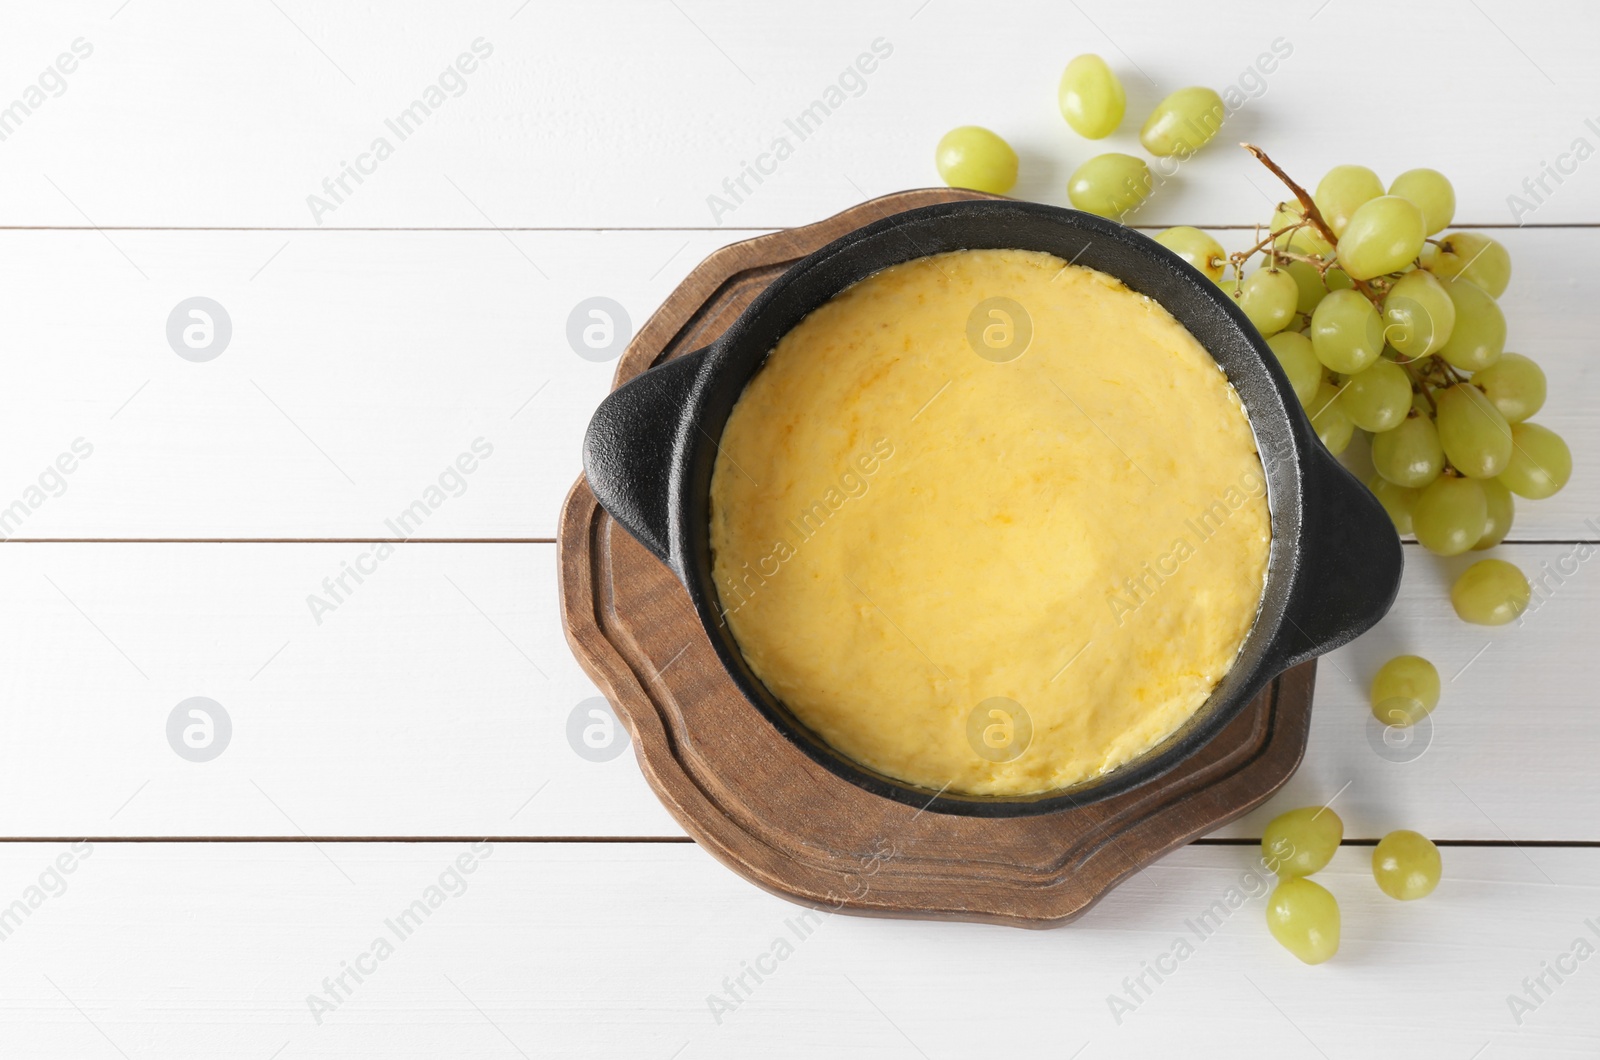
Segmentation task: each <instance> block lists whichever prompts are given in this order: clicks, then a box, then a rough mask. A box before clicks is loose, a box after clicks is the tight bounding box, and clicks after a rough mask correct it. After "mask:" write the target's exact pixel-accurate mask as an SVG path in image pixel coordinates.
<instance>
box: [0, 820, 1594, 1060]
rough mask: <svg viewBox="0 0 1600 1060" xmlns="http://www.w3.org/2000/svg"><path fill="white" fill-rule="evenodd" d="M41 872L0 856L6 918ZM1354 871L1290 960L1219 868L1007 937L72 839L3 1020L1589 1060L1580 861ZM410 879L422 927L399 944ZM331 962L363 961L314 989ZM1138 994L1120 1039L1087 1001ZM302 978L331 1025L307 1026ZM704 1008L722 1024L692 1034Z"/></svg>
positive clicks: (524, 856) (556, 854) (759, 1042)
mask: <svg viewBox="0 0 1600 1060" xmlns="http://www.w3.org/2000/svg"><path fill="white" fill-rule="evenodd" d="M64 852H67V850H66V848H65V847H60V846H56V845H44V846H34V845H28V846H21V847H15V846H13V847H7V848H6V849H4V850H0V887H3V889H0V896H3V897H5V898H6V899H8V900H9V899H11V898H13V897H17V896H21V895H23V894H25V893H26V889H27V888H28V887H29V886H33V885H37V883H38V880H39V877H40V875H41V873H42V872H44V871H45V870H46V869H48V868H49V867H50V866H51V865H52V864H53V863H54V861H55V859H56V858H57V857H59V856H60V855H61V854H62V853H64ZM463 855H466V856H469V857H470V859H471V860H470V861H469V862H466V864H470V865H471V866H472V871H471V872H470V873H466V872H459V871H458V870H457V869H456V865H457V862H456V859H457V858H460V857H462V856H463ZM1369 857H1370V851H1369V850H1368V849H1367V848H1364V847H1356V848H1348V847H1347V848H1346V849H1344V850H1342V851H1341V852H1340V853H1339V855H1338V857H1337V858H1336V859H1335V861H1334V863H1333V865H1332V866H1330V867H1329V868H1328V869H1327V870H1325V871H1324V872H1323V873H1321V874H1319V876H1318V877H1317V879H1318V880H1319V881H1320V882H1322V883H1323V884H1324V885H1326V886H1328V887H1329V888H1330V889H1331V890H1333V891H1334V893H1335V894H1336V895H1337V897H1338V899H1339V901H1340V903H1341V906H1342V914H1343V945H1342V948H1341V952H1340V953H1339V954H1338V956H1337V957H1336V958H1335V959H1334V960H1333V961H1332V962H1331V963H1329V964H1327V965H1324V966H1321V967H1318V968H1314V969H1313V968H1307V967H1305V966H1303V965H1301V964H1299V963H1298V962H1296V961H1295V960H1294V959H1293V958H1292V957H1290V956H1289V955H1288V954H1287V953H1285V952H1284V951H1282V950H1281V949H1279V948H1278V947H1277V945H1276V944H1275V943H1274V942H1273V941H1272V940H1271V938H1270V937H1269V936H1268V933H1267V931H1266V927H1265V924H1264V923H1263V913H1262V907H1263V899H1262V897H1261V896H1262V895H1263V894H1264V893H1265V891H1266V889H1267V887H1268V886H1269V884H1270V881H1267V880H1265V879H1264V878H1262V877H1260V876H1258V875H1255V872H1256V870H1255V867H1254V865H1253V860H1252V859H1253V852H1252V851H1249V850H1242V849H1238V848H1228V847H1208V848H1191V849H1190V850H1186V851H1184V852H1182V853H1180V854H1178V855H1176V856H1174V857H1173V858H1171V859H1169V860H1167V861H1166V862H1163V863H1162V864H1160V865H1158V866H1155V867H1153V868H1151V869H1149V870H1147V871H1146V872H1145V873H1144V874H1143V875H1142V876H1141V877H1138V878H1135V879H1134V880H1132V881H1130V882H1129V883H1128V884H1127V885H1125V886H1124V887H1122V888H1121V889H1119V890H1118V891H1116V892H1115V893H1113V894H1112V895H1111V896H1110V897H1109V898H1108V899H1107V900H1106V901H1105V902H1104V903H1103V904H1101V905H1100V906H1098V907H1097V908H1096V909H1095V910H1094V911H1092V912H1091V913H1090V914H1089V915H1088V916H1087V917H1086V918H1084V919H1083V920H1082V921H1080V922H1078V923H1077V924H1075V925H1073V926H1071V927H1067V928H1064V929H1061V930H1057V931H1051V932H1024V931H1019V930H1016V929H1012V928H1000V927H985V926H977V925H957V924H937V925H930V924H924V923H910V922H897V921H881V920H864V919H857V918H851V917H847V916H842V915H837V916H831V917H824V916H821V915H819V914H812V915H811V918H809V919H803V918H804V914H803V912H802V911H801V910H800V909H798V908H797V907H795V906H791V905H789V904H788V903H786V902H783V901H781V900H779V899H777V898H773V897H771V896H769V895H766V894H764V893H762V892H760V891H758V890H756V889H755V888H753V887H750V886H749V885H747V884H745V883H744V882H743V881H741V880H739V879H737V878H736V877H734V876H733V875H732V874H731V873H729V872H727V871H726V870H725V869H723V868H722V867H721V866H719V865H717V864H716V863H714V862H713V861H712V860H711V859H710V858H709V857H708V856H707V855H706V854H705V853H704V852H703V851H701V850H700V849H699V848H697V847H694V846H690V845H681V846H639V845H626V844H624V845H604V846H595V845H584V846H549V845H533V846H514V845H509V844H494V845H493V846H492V849H489V850H487V851H485V850H484V849H482V848H478V849H477V850H473V849H472V848H470V847H468V846H466V845H455V844H444V845H424V846H416V845H401V846H393V845H376V846H374V845H338V844H334V845H328V846H325V847H322V848H321V849H318V848H314V847H312V846H310V845H306V844H299V845H294V846H268V847H263V846H237V845H216V844H212V845H205V844H190V845H143V844H141V845H112V844H98V845H95V846H94V847H93V849H92V851H90V852H89V855H88V857H86V858H82V857H78V856H75V857H74V864H75V871H74V872H73V873H72V874H71V875H68V876H64V877H61V878H62V879H63V880H64V881H65V882H66V884H67V887H66V890H65V892H64V893H59V890H58V888H56V886H55V884H54V883H53V882H52V883H51V887H52V889H53V890H57V891H58V894H57V896H54V897H49V898H46V899H45V900H44V901H43V902H42V904H41V905H40V906H39V907H38V908H37V909H35V910H33V911H32V912H31V914H30V915H29V916H27V917H26V919H23V920H21V922H20V924H19V925H18V926H17V927H16V929H15V930H13V931H11V932H10V933H9V935H8V937H7V938H6V939H5V943H4V949H5V953H6V960H5V961H4V962H3V964H0V996H3V997H4V998H5V1001H4V1002H3V1003H0V1024H3V1025H4V1028H5V1029H4V1034H5V1037H6V1041H7V1044H8V1046H9V1047H10V1049H11V1050H12V1051H13V1052H14V1053H15V1054H16V1055H26V1056H30V1057H38V1058H41V1060H49V1058H56V1057H61V1058H68V1057H70V1058H72V1060H80V1058H82V1057H92V1056H102V1055H103V1056H114V1055H117V1052H119V1051H120V1052H121V1053H122V1054H123V1055H126V1056H142V1055H150V1054H153V1053H156V1052H159V1053H160V1054H161V1055H163V1056H175V1057H206V1056H219V1055H227V1056H260V1057H270V1056H273V1055H274V1054H275V1051H276V1052H277V1053H279V1054H281V1055H282V1056H283V1057H290V1056H293V1057H346V1056H352V1055H365V1056H385V1057H397V1058H409V1057H433V1056H485V1057H491V1056H507V1057H511V1056H517V1055H519V1054H520V1055H524V1056H545V1055H552V1056H571V1057H614V1056H662V1057H666V1056H672V1055H674V1054H675V1053H676V1055H679V1056H682V1057H686V1058H687V1057H746V1056H751V1055H755V1054H757V1053H770V1052H772V1051H773V1050H774V1048H776V1049H777V1050H778V1052H779V1053H780V1054H781V1055H795V1056H801V1055H805V1056H814V1055H819V1054H826V1055H829V1056H847V1057H882V1056H897V1057H898V1056H905V1057H914V1056H918V1055H921V1056H928V1057H943V1056H963V1055H978V1054H981V1053H982V1052H984V1051H985V1050H988V1049H992V1048H993V1043H994V1040H995V1036H996V1034H1003V1035H1004V1038H1005V1041H1006V1043H1007V1047H1008V1048H1010V1049H1015V1050H1018V1051H1027V1052H1046V1051H1047V1052H1048V1053H1049V1054H1050V1055H1064V1056H1070V1055H1073V1054H1074V1052H1076V1053H1077V1054H1078V1055H1080V1056H1082V1057H1085V1058H1089V1057H1104V1056H1135V1055H1136V1056H1156V1055H1182V1056H1196V1057H1224V1056H1231V1055H1236V1053H1237V1051H1238V1043H1239V1041H1240V1040H1241V1038H1240V1035H1241V1027H1242V1026H1248V1027H1250V1028H1251V1029H1252V1032H1253V1033H1254V1034H1255V1035H1256V1036H1258V1037H1266V1036H1270V1038H1271V1040H1272V1042H1273V1052H1274V1055H1280V1056H1284V1057H1289V1058H1302V1057H1305V1058H1316V1057H1328V1056H1332V1057H1338V1056H1358V1055H1373V1056H1395V1055H1426V1056H1460V1057H1468V1056H1472V1055H1474V1053H1475V1052H1481V1053H1482V1055H1485V1056H1526V1057H1551V1056H1579V1055H1583V1056H1592V1055H1593V1052H1594V1049H1595V1045H1596V1041H1597V1038H1600V976H1597V975H1596V974H1595V970H1594V967H1593V961H1592V960H1590V961H1585V962H1582V963H1580V962H1577V961H1575V960H1574V959H1573V958H1572V957H1571V956H1570V954H1571V953H1572V951H1573V946H1574V940H1575V939H1580V938H1582V939H1586V940H1588V941H1589V942H1590V944H1591V945H1592V944H1593V942H1594V941H1595V940H1594V936H1593V934H1592V932H1593V930H1594V928H1593V927H1592V924H1593V923H1594V921H1595V920H1596V912H1597V911H1596V895H1597V894H1600V851H1597V850H1593V849H1584V850H1573V849H1556V850H1551V849H1545V850H1536V851H1529V852H1527V854H1526V856H1525V855H1524V853H1523V852H1520V851H1517V850H1514V849H1510V848H1498V849H1482V848H1480V849H1462V848H1447V849H1446V850H1445V851H1444V862H1445V873H1446V875H1445V882H1444V883H1443V884H1442V885H1441V886H1440V888H1439V890H1438V891H1436V892H1435V893H1434V894H1433V895H1431V896H1430V897H1428V898H1427V899H1424V900H1422V901H1419V902H1414V903H1408V904H1401V903H1397V902H1394V901H1392V900H1390V899H1388V898H1386V897H1384V896H1383V895H1382V894H1381V893H1380V892H1379V891H1378V890H1377V888H1376V886H1375V885H1374V884H1373V882H1372V879H1371V876H1370V871H1369V869H1368V865H1367V862H1368V859H1369ZM441 877H442V878H443V879H442V880H441ZM430 887H433V888H438V894H439V895H440V896H441V899H442V900H441V901H440V902H439V904H438V906H437V908H436V909H434V910H432V911H431V912H430V914H429V915H428V916H427V917H426V918H425V919H423V918H422V917H421V916H420V915H416V914H414V915H416V916H417V919H418V920H419V921H420V924H419V925H418V926H416V927H414V928H409V931H410V933H409V934H403V932H404V930H405V929H403V930H402V934H403V937H402V935H396V934H395V933H394V932H393V931H392V929H390V928H389V927H388V922H394V921H395V918H396V917H397V915H398V914H399V913H400V912H401V911H402V910H404V909H406V908H408V907H409V906H410V904H411V903H412V902H413V901H417V900H424V901H425V896H426V895H427V894H428V890H429V888H430ZM1230 891H1233V892H1235V893H1236V895H1237V897H1236V899H1235V901H1236V902H1237V903H1238V904H1237V907H1236V908H1230V907H1229V906H1228V904H1227V903H1228V900H1229V897H1230ZM1218 903H1220V904H1218ZM1208 918H1209V919H1208ZM1211 924H1216V925H1219V926H1217V927H1211V926H1210V925H1211ZM1469 929H1470V930H1469ZM378 939H386V940H389V944H390V946H392V952H390V953H388V955H387V956H386V957H385V958H384V959H383V960H381V961H380V960H378V959H376V957H375V956H372V955H373V954H374V953H375V947H374V943H375V941H376V940H378ZM1180 939H1182V940H1185V941H1187V943H1188V946H1189V951H1188V952H1187V954H1186V956H1185V957H1184V958H1183V959H1182V960H1181V961H1180V960H1178V959H1177V958H1176V957H1175V956H1174V954H1175V952H1176V951H1177V941H1178V940H1180ZM778 940H784V942H785V943H786V944H787V948H784V947H781V946H779V945H778V944H777V943H778ZM775 952H776V953H781V954H782V957H781V959H780V958H779V957H777V956H774V954H775ZM952 953H957V954H960V958H959V959H953V958H952V957H951V954H952ZM364 954H365V955H368V956H365V957H364V956H363V955H364ZM1558 962H1560V963H1561V964H1562V965H1563V966H1564V967H1566V968H1567V969H1568V970H1569V974H1566V975H1564V976H1563V981H1562V982H1560V983H1557V982H1556V981H1555V980H1554V979H1553V978H1549V977H1547V978H1546V983H1547V984H1549V986H1550V993H1549V996H1548V998H1541V1002H1540V1004H1539V1006H1538V1008H1536V1009H1533V1010H1532V1011H1528V1012H1524V1013H1522V1014H1521V1023H1520V1025H1519V1024H1518V1023H1517V1022H1516V1019H1515V1018H1514V1017H1513V1014H1512V1012H1511V1008H1510V1006H1509V1004H1508V1002H1507V998H1508V996H1513V995H1520V994H1522V993H1523V991H1524V989H1525V987H1524V985H1523V982H1522V980H1523V979H1524V977H1532V976H1538V975H1540V974H1543V973H1544V969H1545V968H1547V967H1555V966H1556V965H1557V963H1558ZM350 967H358V968H366V969H368V971H367V972H366V974H364V975H363V976H362V979H361V981H360V982H356V981H355V979H354V978H353V977H347V978H346V979H345V981H344V986H347V987H348V991H346V990H345V989H344V987H341V986H338V985H335V984H332V983H331V980H332V979H333V978H335V977H337V976H339V975H341V974H342V973H344V972H345V970H346V969H347V968H350ZM753 967H755V968H765V969H767V970H768V971H767V972H766V974H764V975H763V977H762V981H761V982H756V981H755V979H754V978H753V977H752V976H751V975H750V973H749V969H750V968H753ZM1150 968H1165V969H1167V972H1166V973H1165V974H1164V975H1163V978H1162V981H1161V982H1159V983H1157V982H1156V981H1155V979H1154V978H1153V977H1152V976H1151V975H1150V974H1149V972H1148V969H1150ZM740 975H744V976H745V979H744V984H743V986H742V987H741V986H738V985H734V984H733V982H732V981H733V980H734V979H736V978H737V977H739V976H740ZM1140 975H1144V976H1145V980H1144V983H1145V987H1146V988H1148V989H1147V990H1145V989H1139V988H1136V989H1137V990H1138V993H1137V998H1138V1004H1137V1007H1132V1006H1131V1005H1130V1007H1129V1008H1127V1009H1122V1010H1119V1013H1118V1015H1120V1023H1119V1022H1118V1017H1117V1016H1116V1015H1113V1012H1112V1006H1111V1005H1110V1004H1109V1002H1108V998H1110V997H1113V996H1125V995H1126V991H1127V989H1128V987H1127V986H1126V985H1125V981H1127V982H1129V983H1131V982H1132V981H1133V980H1134V979H1135V978H1137V977H1139V976H1140ZM325 978H327V979H329V980H330V984H329V985H330V986H333V988H334V989H335V990H336V992H337V993H336V996H337V997H338V1001H339V1003H338V1006H337V1007H336V1008H331V1010H330V1011H321V1010H319V1011H318V1012H317V1013H316V1014H315V1015H314V1014H313V1012H312V1006H311V1005H310V1004H309V1003H308V1001H307V997H308V996H315V995H321V994H323V993H324V991H325V990H326V989H327V987H325V986H324V985H323V982H322V981H323V980H324V979H325ZM725 980H727V981H728V982H727V983H726V984H725ZM1396 983H1405V984H1407V986H1406V991H1405V993H1406V1001H1405V1003H1404V1004H1395V1003H1394V997H1395V989H1396V986H1395V984H1396ZM997 986H1003V990H1002V993H1001V995H997V994H996V989H997ZM730 988H731V989H733V990H735V991H738V995H737V997H738V1000H739V1004H738V1007H737V1008H734V1009H731V1011H727V1012H718V1013H715V1014H714V1013H713V1010H712V1006H711V1004H709V1003H708V997H712V996H715V995H718V994H722V993H723V992H724V991H726V990H728V989H730ZM979 1013H981V1014H982V1015H979ZM1351 1013H1362V1016H1361V1018H1359V1019H1354V1018H1351ZM719 1015H720V1017H721V1021H720V1022H718V1018H717V1017H718V1016H719ZM318 1016H320V1018H321V1022H320V1023H318V1022H317V1017H318ZM994 1019H1002V1020H1003V1029H997V1028H996V1026H995V1024H994V1022H993V1020H994ZM775 1042H776V1043H782V1044H781V1045H780V1046H777V1047H774V1045H773V1043H775Z"/></svg>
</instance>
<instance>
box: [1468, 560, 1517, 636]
mask: <svg viewBox="0 0 1600 1060" xmlns="http://www.w3.org/2000/svg"><path fill="white" fill-rule="evenodd" d="M1532 598H1533V589H1532V588H1531V587H1529V585H1528V579H1527V577H1526V576H1525V575H1524V574H1523V573H1522V571H1520V570H1518V569H1517V568H1516V567H1515V566H1514V565H1513V564H1510V563H1507V562H1506V561H1505V560H1503V559H1480V560H1479V561H1478V562H1476V563H1474V564H1473V565H1472V566H1470V567H1468V568H1467V569H1466V570H1464V571H1462V572H1461V577H1459V578H1457V579H1456V583H1455V585H1454V586H1452V587H1451V589H1450V605H1451V606H1452V607H1454V608H1455V609H1456V614H1457V615H1459V616H1460V617H1461V620H1462V621H1463V622H1471V623H1474V624H1475V625H1479V626H1503V625H1505V624H1506V623H1507V622H1510V621H1512V620H1513V619H1515V618H1516V617H1517V616H1518V615H1520V614H1522V612H1524V611H1526V610H1527V609H1528V601H1529V600H1531V599H1532Z"/></svg>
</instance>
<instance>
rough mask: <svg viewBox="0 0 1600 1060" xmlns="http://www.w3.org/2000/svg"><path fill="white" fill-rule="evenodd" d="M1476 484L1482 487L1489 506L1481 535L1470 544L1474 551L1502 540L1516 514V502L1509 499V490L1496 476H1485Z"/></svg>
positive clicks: (1480, 550)
mask: <svg viewBox="0 0 1600 1060" xmlns="http://www.w3.org/2000/svg"><path fill="white" fill-rule="evenodd" d="M1478 485H1480V486H1482V487H1483V499H1484V501H1485V503H1487V504H1488V506H1489V518H1488V520H1487V521H1486V522H1485V523H1484V527H1483V536H1482V537H1480V538H1478V543H1477V544H1476V545H1473V546H1472V550H1473V551H1474V552H1482V551H1483V550H1484V549H1486V548H1493V547H1494V546H1496V545H1498V544H1499V543H1500V542H1502V541H1504V540H1505V539H1506V535H1507V534H1509V533H1510V532H1511V521H1512V520H1513V519H1515V518H1516V515H1517V505H1516V502H1515V501H1513V500H1512V499H1511V491H1510V490H1509V489H1507V488H1506V484H1505V483H1504V482H1502V481H1500V479H1497V478H1485V479H1479V480H1478Z"/></svg>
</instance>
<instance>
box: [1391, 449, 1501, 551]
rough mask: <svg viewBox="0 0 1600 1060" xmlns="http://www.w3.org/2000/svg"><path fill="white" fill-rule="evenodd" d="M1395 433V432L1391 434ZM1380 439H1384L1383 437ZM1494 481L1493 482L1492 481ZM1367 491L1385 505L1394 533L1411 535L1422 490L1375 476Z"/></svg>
mask: <svg viewBox="0 0 1600 1060" xmlns="http://www.w3.org/2000/svg"><path fill="white" fill-rule="evenodd" d="M1390 433H1393V432H1390ZM1379 437H1382V436H1381V435H1380V436H1379ZM1491 481H1492V480H1491ZM1367 489H1369V490H1371V491H1372V495H1373V496H1374V497H1376V498H1378V503H1379V504H1381V505H1383V510H1384V511H1386V512H1388V513H1389V521H1390V522H1392V523H1394V532H1395V533H1397V534H1400V535H1402V536H1403V535H1405V534H1409V533H1411V532H1412V531H1411V510H1412V509H1413V508H1415V507H1416V505H1417V497H1419V496H1420V495H1421V493H1422V491H1421V490H1414V489H1411V488H1409V487H1406V486H1396V485H1395V484H1394V483H1393V482H1390V481H1389V480H1388V479H1386V478H1384V477H1383V476H1382V475H1373V476H1372V477H1371V478H1370V479H1368V480H1367Z"/></svg>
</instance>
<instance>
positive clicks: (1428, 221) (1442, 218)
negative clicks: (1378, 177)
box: [1389, 169, 1456, 236]
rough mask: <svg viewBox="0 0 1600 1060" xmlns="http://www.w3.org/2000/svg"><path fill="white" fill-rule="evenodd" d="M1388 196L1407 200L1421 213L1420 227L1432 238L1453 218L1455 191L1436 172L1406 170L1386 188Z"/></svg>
mask: <svg viewBox="0 0 1600 1060" xmlns="http://www.w3.org/2000/svg"><path fill="white" fill-rule="evenodd" d="M1389 194H1390V195H1398V196H1400V197H1401V198H1402V199H1410V200H1411V201H1412V202H1414V203H1416V204H1417V209H1419V210H1421V211H1422V223H1423V227H1424V228H1425V229H1426V230H1427V233H1428V234H1429V235H1430V236H1431V235H1433V234H1434V233H1435V232H1442V231H1444V230H1445V228H1447V227H1448V226H1449V224H1450V221H1451V219H1452V218H1454V217H1455V215H1456V189H1455V188H1453V187H1451V185H1450V181H1449V179H1448V178H1447V177H1446V176H1445V175H1444V174H1443V173H1440V172H1439V171H1438V170H1437V169H1408V170H1406V171H1405V172H1404V173H1402V174H1400V175H1399V176H1398V177H1395V178H1394V183H1392V184H1390V185H1389Z"/></svg>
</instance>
